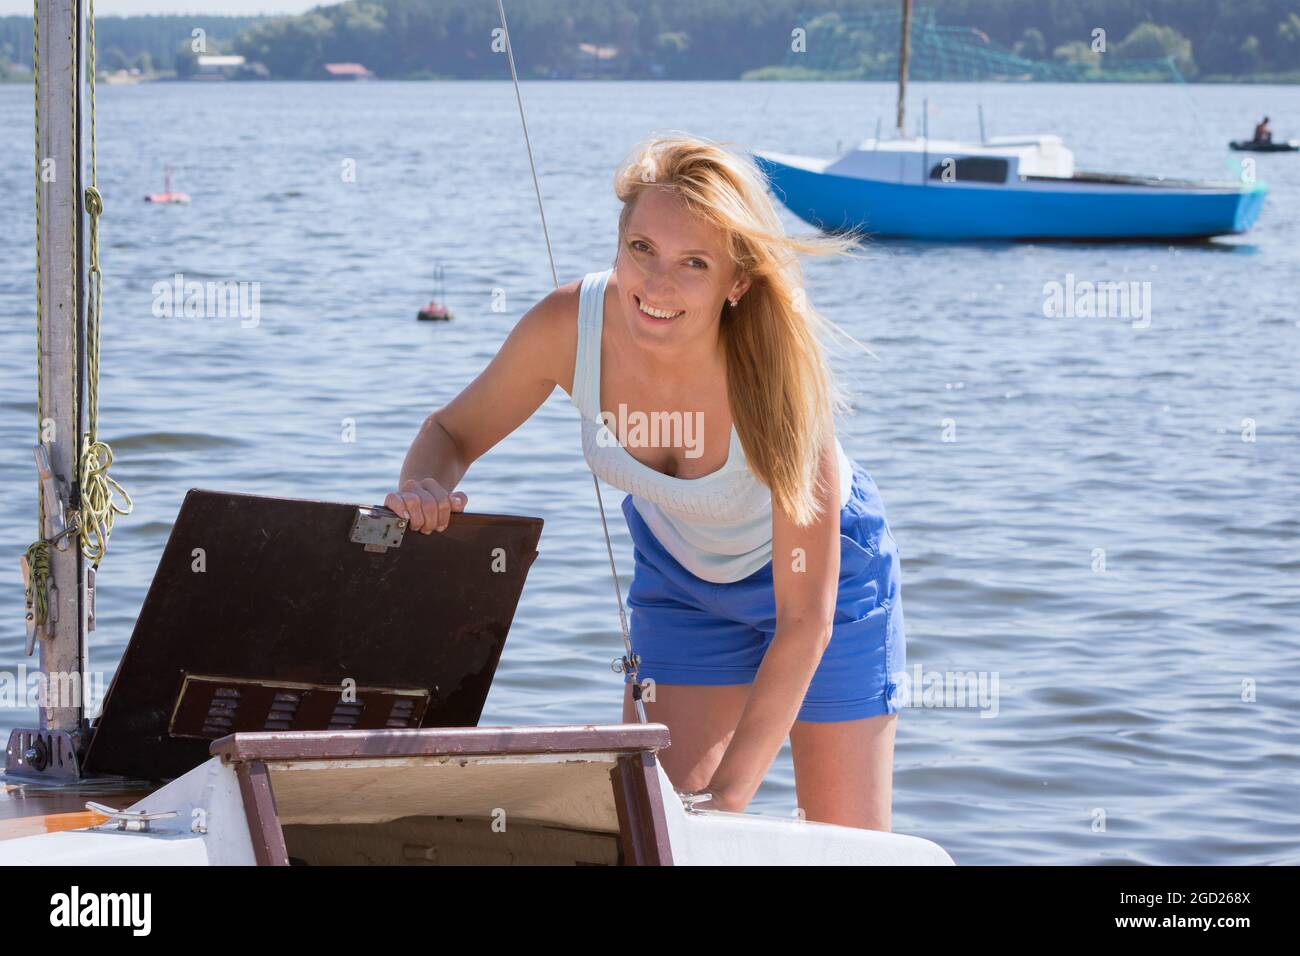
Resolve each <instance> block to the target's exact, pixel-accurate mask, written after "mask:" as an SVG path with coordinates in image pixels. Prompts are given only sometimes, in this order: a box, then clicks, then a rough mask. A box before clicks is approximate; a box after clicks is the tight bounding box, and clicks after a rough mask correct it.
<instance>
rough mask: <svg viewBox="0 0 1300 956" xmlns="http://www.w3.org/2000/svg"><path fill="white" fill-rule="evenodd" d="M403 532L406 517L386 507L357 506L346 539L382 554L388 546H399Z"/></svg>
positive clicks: (404, 530)
mask: <svg viewBox="0 0 1300 956" xmlns="http://www.w3.org/2000/svg"><path fill="white" fill-rule="evenodd" d="M405 533H406V519H405V518H402V517H399V516H398V515H397V514H396V513H394V512H392V511H389V510H388V509H387V508H358V509H357V514H356V517H355V518H353V519H352V532H351V534H349V535H348V540H349V541H351V542H352V543H353V544H360V545H364V546H365V550H367V551H373V552H376V553H378V554H383V553H384V552H385V551H387V550H388V549H389V548H397V547H400V546H401V544H402V535H404V534H405Z"/></svg>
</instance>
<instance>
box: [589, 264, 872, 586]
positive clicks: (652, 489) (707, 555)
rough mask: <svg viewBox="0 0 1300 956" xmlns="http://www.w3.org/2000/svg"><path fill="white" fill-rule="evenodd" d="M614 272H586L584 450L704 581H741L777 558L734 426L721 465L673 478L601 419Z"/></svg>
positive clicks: (767, 501) (846, 479) (766, 513)
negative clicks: (603, 344) (604, 333)
mask: <svg viewBox="0 0 1300 956" xmlns="http://www.w3.org/2000/svg"><path fill="white" fill-rule="evenodd" d="M613 272H614V270H613V269H607V270H605V271H604V272H592V273H588V274H587V275H586V276H584V277H583V280H582V289H581V294H580V296H579V305H578V351H577V361H576V362H575V363H574V367H573V394H572V395H571V396H570V398H569V400H570V401H571V402H572V403H573V405H574V407H576V408H577V409H578V411H579V412H580V413H581V414H582V452H583V455H584V456H585V457H586V459H587V464H588V466H589V467H590V468H591V470H592V472H593V473H594V474H595V475H596V476H597V477H598V478H600V479H601V480H602V481H604V482H605V483H606V484H609V485H612V486H613V487H615V488H619V489H622V490H623V491H626V492H629V493H630V494H631V495H632V505H633V507H635V508H636V510H637V512H638V513H639V514H640V515H641V518H642V519H643V520H644V521H645V523H646V526H647V527H649V529H650V530H651V531H652V532H653V533H654V536H655V538H656V539H658V541H659V543H660V544H662V545H663V546H664V549H665V550H666V551H667V552H668V553H669V554H671V555H672V556H673V557H674V558H676V559H677V561H678V563H679V564H681V565H682V567H684V568H686V570H688V571H690V572H691V573H692V574H694V575H695V576H696V577H698V578H701V579H703V580H705V581H712V582H715V583H725V582H730V581H740V580H742V579H743V578H747V577H749V575H751V574H753V573H754V572H755V571H757V570H759V569H760V568H762V567H763V566H764V565H765V564H767V562H768V561H769V560H771V558H772V494H771V492H770V491H769V490H768V488H767V486H766V485H764V484H763V483H762V482H761V481H759V479H758V477H757V476H756V475H755V474H754V473H753V472H752V471H751V470H750V469H749V466H748V465H747V464H746V462H745V452H744V449H743V448H742V447H741V444H740V436H739V435H738V434H737V433H736V426H735V425H732V426H731V451H730V453H729V454H728V456H727V462H726V464H725V465H723V466H722V468H720V469H719V470H717V471H715V472H713V473H711V474H708V475H704V476H703V477H701V478H674V477H672V476H671V475H665V474H664V473H663V472H661V471H656V470H655V469H654V468H651V467H650V466H649V465H647V464H645V463H644V462H641V461H639V460H637V459H636V458H634V457H633V456H632V454H631V453H630V452H629V451H628V450H627V449H626V448H624V447H623V446H622V445H620V444H619V443H618V437H617V435H615V434H614V433H613V432H611V431H610V430H609V429H608V428H606V427H605V424H604V423H603V422H602V421H601V419H600V412H601V408H600V340H601V328H602V326H603V324H604V318H605V286H606V285H607V284H608V282H609V277H610V275H612V274H613ZM835 452H836V454H837V455H838V456H839V472H840V474H839V478H840V507H841V508H843V507H844V505H845V503H846V502H847V501H848V500H849V494H850V489H851V487H852V483H853V474H852V465H851V464H850V462H849V459H848V456H847V455H845V453H844V449H843V448H842V447H841V446H840V443H839V439H838V438H837V439H836V440H835Z"/></svg>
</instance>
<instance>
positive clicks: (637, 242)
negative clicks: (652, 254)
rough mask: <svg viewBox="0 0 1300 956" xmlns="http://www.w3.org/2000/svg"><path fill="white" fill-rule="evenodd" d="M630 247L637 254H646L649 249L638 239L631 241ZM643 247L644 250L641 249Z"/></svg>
mask: <svg viewBox="0 0 1300 956" xmlns="http://www.w3.org/2000/svg"><path fill="white" fill-rule="evenodd" d="M630 245H631V246H632V248H633V249H634V250H636V251H637V252H646V251H648V250H649V247H648V246H646V244H645V242H643V241H642V240H640V239H633V240H632V242H631V243H630ZM643 247H644V248H643Z"/></svg>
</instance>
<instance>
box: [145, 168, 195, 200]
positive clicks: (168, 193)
mask: <svg viewBox="0 0 1300 956" xmlns="http://www.w3.org/2000/svg"><path fill="white" fill-rule="evenodd" d="M144 201H145V202H163V203H168V202H171V203H175V202H189V201H190V197H189V194H188V193H174V192H172V171H171V170H170V169H168V170H167V171H166V172H165V173H163V191H162V192H160V193H149V194H148V195H147V196H145V197H144Z"/></svg>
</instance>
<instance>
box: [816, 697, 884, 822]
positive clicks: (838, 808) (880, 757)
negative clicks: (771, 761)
mask: <svg viewBox="0 0 1300 956" xmlns="http://www.w3.org/2000/svg"><path fill="white" fill-rule="evenodd" d="M897 727H898V714H897V713H893V714H882V715H881V716H878V717H863V718H860V719H858V720H844V721H835V722H814V721H806V720H796V721H795V723H794V726H793V727H791V728H790V752H791V756H792V758H793V760H794V780H795V791H796V793H797V795H798V800H799V808H800V809H801V810H802V811H803V816H804V819H806V820H814V821H817V822H819V823H837V824H840V825H841V826H850V827H862V828H865V829H869V830H886V831H887V830H889V829H890V827H891V812H890V811H891V804H892V800H893V788H894V733H895V730H896V729H897Z"/></svg>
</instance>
